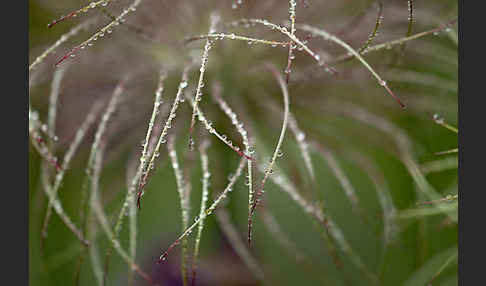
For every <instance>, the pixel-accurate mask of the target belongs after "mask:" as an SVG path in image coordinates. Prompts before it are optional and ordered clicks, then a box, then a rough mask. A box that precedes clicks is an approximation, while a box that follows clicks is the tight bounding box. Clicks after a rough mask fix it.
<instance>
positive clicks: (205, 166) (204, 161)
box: [191, 141, 211, 285]
mask: <svg viewBox="0 0 486 286" xmlns="http://www.w3.org/2000/svg"><path fill="white" fill-rule="evenodd" d="M208 146H209V141H203V142H202V143H201V147H200V148H199V153H200V154H201V156H200V157H201V169H202V192H201V207H200V210H199V215H198V217H200V218H201V220H200V221H199V226H198V229H197V235H196V240H195V243H194V254H193V262H192V263H193V265H192V283H191V285H196V273H197V267H198V265H199V246H200V243H201V236H202V231H203V228H204V221H205V217H204V215H205V212H204V211H205V210H206V205H207V201H208V197H209V185H210V183H209V178H210V177H211V173H210V172H209V159H208V154H207V151H206V149H207V148H208Z"/></svg>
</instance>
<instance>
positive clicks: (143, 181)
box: [137, 65, 190, 209]
mask: <svg viewBox="0 0 486 286" xmlns="http://www.w3.org/2000/svg"><path fill="white" fill-rule="evenodd" d="M189 67H190V66H189V65H186V67H185V68H184V70H183V72H182V79H181V81H180V83H179V87H178V90H177V94H176V96H175V98H174V102H173V103H172V108H171V110H170V113H169V116H168V118H167V120H166V121H165V124H164V128H163V130H162V133H161V134H160V135H159V139H158V140H157V144H156V145H155V149H154V151H153V152H152V156H151V157H150V161H149V162H148V165H147V167H146V168H145V169H144V166H145V165H146V160H145V159H144V160H142V159H141V161H140V168H139V172H138V173H139V174H138V173H137V177H138V176H141V175H142V174H143V177H142V178H141V179H140V183H139V185H138V195H137V206H138V208H139V209H140V200H141V198H142V195H143V189H144V186H145V185H146V184H147V179H148V176H149V174H150V170H152V169H153V168H154V164H155V158H157V157H158V156H159V149H160V146H161V145H162V144H165V143H166V142H167V139H166V137H167V133H168V132H169V129H170V128H171V127H172V120H173V119H174V118H175V117H176V114H177V109H178V107H179V103H180V102H181V101H182V99H183V92H184V89H185V88H186V87H187V73H188V72H189ZM155 105H157V103H155V104H154V106H155ZM157 107H158V106H157ZM149 124H150V123H149ZM149 131H150V127H149ZM147 133H148V132H147ZM147 137H149V136H148V135H147ZM144 144H147V143H144ZM137 180H138V178H137Z"/></svg>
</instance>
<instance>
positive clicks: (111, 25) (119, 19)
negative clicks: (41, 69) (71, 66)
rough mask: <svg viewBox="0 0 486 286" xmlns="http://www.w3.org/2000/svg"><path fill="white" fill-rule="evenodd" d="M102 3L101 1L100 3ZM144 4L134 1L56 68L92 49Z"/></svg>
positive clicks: (56, 64)
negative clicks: (99, 39) (86, 49)
mask: <svg viewBox="0 0 486 286" xmlns="http://www.w3.org/2000/svg"><path fill="white" fill-rule="evenodd" d="M100 2H101V1H100ZM140 2H142V0H134V1H133V3H132V4H131V5H130V6H129V7H127V8H126V9H125V10H123V12H122V13H121V14H120V15H119V16H118V17H116V19H115V20H113V21H111V22H110V23H109V24H108V25H106V26H104V27H103V28H101V29H100V30H99V31H98V32H96V33H94V34H93V35H92V36H91V37H89V38H88V39H87V40H86V41H84V42H82V43H81V44H79V45H77V46H75V47H74V48H72V49H71V50H70V51H69V52H68V53H67V54H65V55H64V56H63V57H62V58H60V59H59V60H58V61H57V62H56V63H55V66H56V67H57V66H59V65H60V64H61V63H62V62H63V61H64V60H66V59H67V58H69V57H71V58H74V57H76V54H77V53H78V51H80V50H83V49H85V48H86V47H91V46H92V45H93V44H94V42H95V41H96V40H98V38H102V37H104V36H105V34H106V35H109V34H111V33H112V32H113V30H112V29H113V28H115V27H116V26H118V25H120V23H122V22H123V21H124V20H125V19H124V18H125V16H126V15H127V14H128V13H129V12H131V11H135V10H137V6H138V5H139V4H140Z"/></svg>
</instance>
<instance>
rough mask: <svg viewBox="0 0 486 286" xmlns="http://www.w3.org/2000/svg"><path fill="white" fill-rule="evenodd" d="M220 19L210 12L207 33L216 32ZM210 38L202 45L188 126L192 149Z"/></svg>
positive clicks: (210, 43)
mask: <svg viewBox="0 0 486 286" xmlns="http://www.w3.org/2000/svg"><path fill="white" fill-rule="evenodd" d="M219 20H220V16H219V14H217V13H213V14H211V20H210V21H211V23H210V25H209V34H213V33H214V32H216V25H217V24H218V22H219ZM211 45H212V39H211V38H208V39H207V40H206V44H205V45H204V51H203V54H202V57H201V67H200V68H199V80H198V83H197V89H196V94H195V95H194V103H193V108H192V115H191V126H190V128H189V136H190V137H189V148H190V149H191V150H192V149H193V145H194V139H193V137H192V133H193V131H194V125H195V124H196V114H197V110H198V106H199V102H200V101H201V100H202V88H203V87H204V72H205V71H206V65H207V64H208V57H209V50H210V49H211Z"/></svg>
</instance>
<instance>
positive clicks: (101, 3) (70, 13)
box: [47, 0, 111, 28]
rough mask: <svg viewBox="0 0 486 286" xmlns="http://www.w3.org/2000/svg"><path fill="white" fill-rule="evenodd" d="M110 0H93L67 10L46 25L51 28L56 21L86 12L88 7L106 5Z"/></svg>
mask: <svg viewBox="0 0 486 286" xmlns="http://www.w3.org/2000/svg"><path fill="white" fill-rule="evenodd" d="M110 1H111V0H101V1H93V2H91V3H89V4H88V5H86V6H84V7H82V8H80V9H78V10H74V11H72V12H69V13H68V14H66V15H65V16H61V17H59V18H58V19H55V20H53V21H52V22H51V23H49V24H48V25H47V27H48V28H52V27H53V26H54V25H56V24H57V23H60V22H63V21H65V20H68V19H71V18H74V17H77V16H78V15H82V13H87V12H88V11H89V9H94V8H96V7H98V6H103V7H104V6H106V5H108V4H109V3H110Z"/></svg>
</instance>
